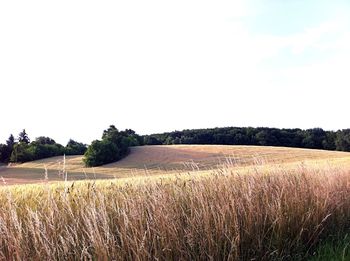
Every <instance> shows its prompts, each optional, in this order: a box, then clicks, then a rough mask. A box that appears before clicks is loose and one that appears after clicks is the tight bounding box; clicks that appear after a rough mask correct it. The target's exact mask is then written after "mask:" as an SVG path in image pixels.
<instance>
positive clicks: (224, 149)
mask: <svg viewBox="0 0 350 261" xmlns="http://www.w3.org/2000/svg"><path fill="white" fill-rule="evenodd" d="M301 162H304V163H307V164H309V165H312V164H314V165H318V166H320V165H325V166H326V165H329V164H337V165H338V166H340V165H349V166H350V153H346V152H335V151H322V150H308V149H297V148H283V147H260V146H259V147H258V146H220V145H171V146H142V147H134V148H131V152H130V154H129V155H128V156H127V157H126V158H124V159H122V160H120V161H118V162H117V163H113V164H108V165H104V166H101V167H96V168H84V165H83V162H82V156H67V157H66V164H65V170H66V171H67V172H68V180H82V179H83V180H84V179H108V178H126V177H134V176H138V177H139V176H149V175H164V174H174V173H182V172H192V171H196V173H197V174H198V173H205V172H208V171H210V170H214V169H218V168H220V167H222V166H226V167H227V166H228V167H230V168H235V169H249V168H250V167H256V166H257V165H260V166H264V167H266V168H269V167H272V166H279V167H281V168H282V167H283V168H290V167H293V166H295V165H298V164H300V163H301ZM45 168H46V169H47V174H48V179H49V181H60V180H62V179H63V175H62V173H60V172H62V169H63V157H53V158H49V159H44V160H39V161H34V162H28V163H24V164H20V165H16V166H11V167H7V168H6V167H0V177H3V179H4V181H5V182H6V183H7V184H29V183H40V182H43V180H44V178H45Z"/></svg>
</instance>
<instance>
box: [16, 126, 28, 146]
mask: <svg viewBox="0 0 350 261" xmlns="http://www.w3.org/2000/svg"><path fill="white" fill-rule="evenodd" d="M18 141H19V142H20V143H26V144H29V142H30V139H29V137H28V134H27V133H26V130H25V129H23V130H22V131H21V132H20V133H19V134H18Z"/></svg>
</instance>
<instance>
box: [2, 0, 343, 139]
mask: <svg viewBox="0 0 350 261" xmlns="http://www.w3.org/2000/svg"><path fill="white" fill-rule="evenodd" d="M349 13H350V1H340V0H339V1H337V0H333V1H323V0H283V1H282V0H265V1H262V0H261V1H258V0H236V1H220V0H217V1H206V0H200V1H192V0H185V1H183V0H176V1H164V0H160V1H153V0H151V1H133V0H130V1H115V0H113V1H103V0H101V1H91V0H84V1H77V0H60V1H47V0H41V1H38V0H33V1H20V0H17V1H16V0H15V1H1V2H0V104H1V111H0V113H1V121H0V143H3V142H5V140H6V139H7V138H8V136H9V134H10V133H13V134H14V135H17V134H18V133H19V132H20V131H21V130H22V129H23V128H25V129H26V131H27V133H28V134H29V136H30V138H32V139H34V138H35V137H38V136H49V137H51V138H53V139H55V140H56V142H60V143H62V144H65V143H67V141H68V140H69V139H70V138H72V139H75V140H77V141H80V142H85V143H90V142H91V141H92V140H94V139H100V138H101V135H102V132H103V130H104V129H106V128H108V126H109V125H111V124H114V125H115V126H116V127H117V128H118V129H126V128H131V129H133V130H135V131H136V132H137V133H139V134H151V133H160V132H165V131H173V130H182V129H193V128H212V127H224V126H237V127H247V126H252V127H258V126H265V127H278V128H302V129H306V128H313V127H321V128H324V129H326V130H337V129H344V128H350V122H349V114H348V111H349V106H348V104H349V101H348V99H349V98H348V97H349V96H348V95H347V90H348V89H349V87H350V73H349V68H350V16H349V15H348V14H349Z"/></svg>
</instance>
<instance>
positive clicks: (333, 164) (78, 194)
mask: <svg viewBox="0 0 350 261" xmlns="http://www.w3.org/2000/svg"><path fill="white" fill-rule="evenodd" d="M62 160H63V158H62V157H56V158H50V159H46V160H41V161H36V162H30V163H25V164H21V165H17V166H11V167H8V168H4V167H2V168H1V170H0V176H3V177H4V180H5V182H7V183H9V184H11V182H12V184H20V182H22V183H30V182H32V183H37V182H40V181H41V182H42V181H43V179H44V173H45V171H44V170H45V168H46V169H47V172H48V176H49V181H55V180H62V176H59V175H58V173H59V170H62V168H63V166H64V164H63V163H62ZM65 167H66V170H67V171H68V177H69V179H71V180H72V179H86V178H92V179H95V178H96V179H101V180H93V181H92V180H90V181H89V180H81V181H74V182H71V181H67V182H47V180H46V181H45V184H30V185H28V184H27V185H13V186H2V187H0V260H23V259H28V260H39V259H40V260H78V259H80V260H308V259H309V258H312V260H329V258H330V257H332V258H333V257H335V256H336V257H337V260H349V259H350V251H349V244H350V240H349V237H350V233H349V231H350V155H349V153H343V152H331V151H319V150H305V149H293V148H278V147H254V146H252V147H249V146H185V145H183V146H145V147H135V148H133V149H132V151H131V153H130V155H129V156H128V157H126V158H124V159H123V160H121V161H119V162H117V163H114V164H109V165H106V166H102V167H98V168H94V169H84V167H83V164H82V157H81V156H70V157H67V158H66V164H65ZM84 171H85V173H84ZM113 177H116V178H117V179H108V180H107V179H106V178H113ZM11 178H12V180H11Z"/></svg>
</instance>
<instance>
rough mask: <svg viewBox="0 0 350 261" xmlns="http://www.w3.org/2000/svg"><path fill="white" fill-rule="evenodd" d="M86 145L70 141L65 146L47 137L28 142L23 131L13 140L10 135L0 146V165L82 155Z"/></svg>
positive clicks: (27, 137) (26, 135)
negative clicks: (64, 155)
mask: <svg viewBox="0 0 350 261" xmlns="http://www.w3.org/2000/svg"><path fill="white" fill-rule="evenodd" d="M86 150H87V145H85V144H83V143H81V142H77V141H74V140H72V139H70V140H69V141H68V143H67V145H66V146H62V145H61V144H59V143H56V142H55V140H53V139H51V138H49V137H44V136H41V137H38V138H36V139H35V140H34V141H32V142H31V141H30V139H29V136H28V134H27V133H26V131H25V130H23V131H21V132H20V133H19V134H18V137H17V138H15V137H14V136H13V135H12V134H11V135H10V136H9V138H8V139H7V140H6V143H5V144H0V162H1V163H9V162H13V163H23V162H27V161H33V160H38V159H43V158H48V157H54V156H61V155H63V154H66V155H83V154H84V153H85V151H86Z"/></svg>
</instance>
